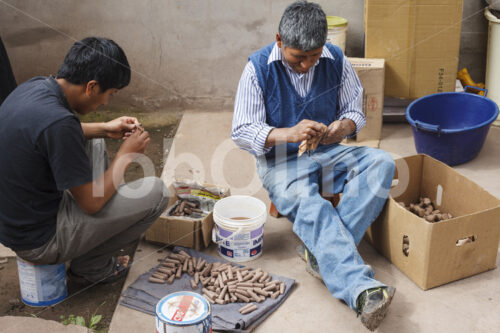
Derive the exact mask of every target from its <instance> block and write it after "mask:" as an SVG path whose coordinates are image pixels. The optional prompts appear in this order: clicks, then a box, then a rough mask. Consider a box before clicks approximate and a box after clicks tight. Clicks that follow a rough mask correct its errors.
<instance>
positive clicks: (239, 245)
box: [213, 195, 267, 262]
mask: <svg viewBox="0 0 500 333" xmlns="http://www.w3.org/2000/svg"><path fill="white" fill-rule="evenodd" d="M213 217H214V222H215V227H214V236H215V237H214V238H215V239H214V242H216V243H217V244H218V245H219V254H220V255H221V256H222V257H223V258H224V259H226V260H229V261H234V262H244V261H249V260H253V259H256V258H258V257H259V256H260V255H261V254H262V246H263V244H264V223H265V222H266V219H267V210H266V205H265V204H264V203H263V202H262V201H260V200H259V199H256V198H254V197H251V196H248V195H233V196H230V197H227V198H223V199H221V200H219V201H217V203H216V204H215V206H214V210H213Z"/></svg>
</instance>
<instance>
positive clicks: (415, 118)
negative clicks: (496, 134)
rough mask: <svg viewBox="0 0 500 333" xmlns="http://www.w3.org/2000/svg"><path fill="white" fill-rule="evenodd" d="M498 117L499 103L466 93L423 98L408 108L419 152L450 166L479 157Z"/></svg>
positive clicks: (408, 116)
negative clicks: (491, 126) (489, 131)
mask: <svg viewBox="0 0 500 333" xmlns="http://www.w3.org/2000/svg"><path fill="white" fill-rule="evenodd" d="M485 95H486V91H485ZM497 116H498V106H497V104H496V103H495V102H493V101H492V100H491V99H489V98H486V97H483V96H480V95H476V94H472V93H465V92H459V93H457V92H449V93H437V94H432V95H429V96H425V97H421V98H419V99H417V100H415V101H413V102H412V103H411V104H410V105H409V106H408V108H407V109H406V119H407V120H408V122H409V123H410V125H411V126H412V130H413V138H414V140H415V147H416V149H417V152H418V153H419V154H421V153H423V154H427V155H430V156H432V157H434V158H436V159H438V160H440V161H442V162H444V163H446V164H448V165H457V164H462V163H465V162H467V161H470V160H472V159H473V158H474V157H476V156H477V154H479V151H480V150H481V148H482V147H483V144H484V141H485V139H486V136H487V135H488V130H489V129H490V125H491V123H492V122H493V121H495V119H496V118H497Z"/></svg>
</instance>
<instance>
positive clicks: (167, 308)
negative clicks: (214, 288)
mask: <svg viewBox="0 0 500 333" xmlns="http://www.w3.org/2000/svg"><path fill="white" fill-rule="evenodd" d="M211 332H212V310H211V307H210V304H209V303H208V301H207V300H206V299H205V298H204V297H203V296H201V295H199V294H197V293H193V292H190V291H180V292H176V293H173V294H170V295H167V296H165V297H163V298H162V299H161V300H160V301H159V302H158V303H157V304H156V333H211Z"/></svg>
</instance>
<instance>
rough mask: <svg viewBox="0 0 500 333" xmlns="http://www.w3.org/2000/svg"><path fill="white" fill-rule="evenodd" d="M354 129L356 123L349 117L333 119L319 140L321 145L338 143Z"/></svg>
mask: <svg viewBox="0 0 500 333" xmlns="http://www.w3.org/2000/svg"><path fill="white" fill-rule="evenodd" d="M355 130H356V124H355V123H354V122H353V121H352V120H351V119H347V118H346V119H343V120H335V121H334V122H333V123H331V124H330V126H328V129H327V131H326V133H325V135H324V136H323V139H322V140H321V142H320V143H321V144H323V145H331V144H332V143H339V142H340V141H342V140H343V139H344V138H345V137H346V136H349V135H351V134H352V133H354V131H355Z"/></svg>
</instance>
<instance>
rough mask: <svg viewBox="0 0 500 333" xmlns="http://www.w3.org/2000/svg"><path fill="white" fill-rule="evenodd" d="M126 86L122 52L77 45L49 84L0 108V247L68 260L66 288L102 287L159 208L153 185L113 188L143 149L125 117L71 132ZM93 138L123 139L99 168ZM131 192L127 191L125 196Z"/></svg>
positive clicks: (24, 88)
mask: <svg viewBox="0 0 500 333" xmlns="http://www.w3.org/2000/svg"><path fill="white" fill-rule="evenodd" d="M129 82H130V67H129V65H128V61H127V58H126V56H125V53H124V52H123V50H122V49H121V48H120V47H119V46H118V45H117V44H116V43H115V42H113V41H112V40H109V39H104V38H94V37H90V38H86V39H84V40H82V41H79V42H76V43H75V44H74V45H73V46H72V47H71V49H70V50H69V52H68V54H67V55H66V58H65V59H64V62H63V64H62V66H61V68H60V69H59V71H58V73H57V76H56V77H55V78H54V77H52V76H49V77H35V78H33V79H31V80H29V81H27V82H25V83H23V84H21V85H20V86H19V87H17V88H16V89H15V90H14V91H13V92H12V93H11V94H10V95H9V96H8V97H7V99H6V100H5V101H4V103H3V104H2V105H1V106H0V193H2V195H0V243H2V244H3V245H5V246H7V247H10V248H12V249H13V250H14V251H15V252H16V253H17V255H18V256H19V257H21V258H23V259H25V260H27V261H30V262H34V263H39V264H56V263H61V262H65V261H68V260H71V266H70V268H69V270H68V275H69V276H70V278H72V279H74V280H76V281H79V282H82V283H87V282H88V283H94V282H102V281H104V282H110V281H113V280H115V279H116V278H117V277H119V276H120V275H121V274H123V273H124V272H125V269H124V268H126V267H127V264H128V260H129V258H128V256H123V257H117V258H115V257H112V255H111V254H112V253H113V252H115V251H116V250H118V249H120V248H122V247H124V246H126V245H128V244H130V243H131V242H133V241H135V240H136V239H138V237H139V236H140V235H141V234H142V233H143V232H144V231H145V230H146V229H147V228H148V227H149V226H150V225H151V223H153V221H154V220H155V219H156V218H157V217H158V216H159V215H160V214H161V213H162V211H163V210H164V208H165V207H166V205H167V203H168V195H167V190H166V188H165V186H164V184H163V182H162V181H161V180H160V179H159V178H156V177H147V178H144V179H140V180H137V181H136V182H134V183H135V184H130V186H125V185H120V183H122V181H123V174H124V172H125V169H126V168H127V166H128V165H129V164H130V163H132V161H133V160H134V159H135V158H136V157H137V154H142V153H143V152H144V150H145V149H146V147H147V145H148V143H149V141H150V139H149V134H148V132H146V131H144V130H143V129H142V127H141V126H140V124H139V123H138V121H137V119H136V118H134V117H126V116H125V117H120V118H117V119H115V120H112V121H109V122H106V123H80V121H79V119H78V118H77V117H76V115H75V114H74V112H78V113H80V114H87V113H89V112H92V111H94V110H96V109H97V108H98V107H99V106H100V105H106V104H107V103H108V101H109V99H110V97H111V96H112V95H113V93H115V92H117V91H118V90H119V89H122V88H124V87H125V86H127V85H128V84H129ZM103 138H115V139H119V138H123V139H124V141H123V143H122V145H121V147H120V149H119V151H118V152H117V154H116V157H115V159H114V160H113V161H112V163H111V164H109V165H108V161H107V154H106V150H105V146H104V140H103ZM131 188H134V190H131Z"/></svg>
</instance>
